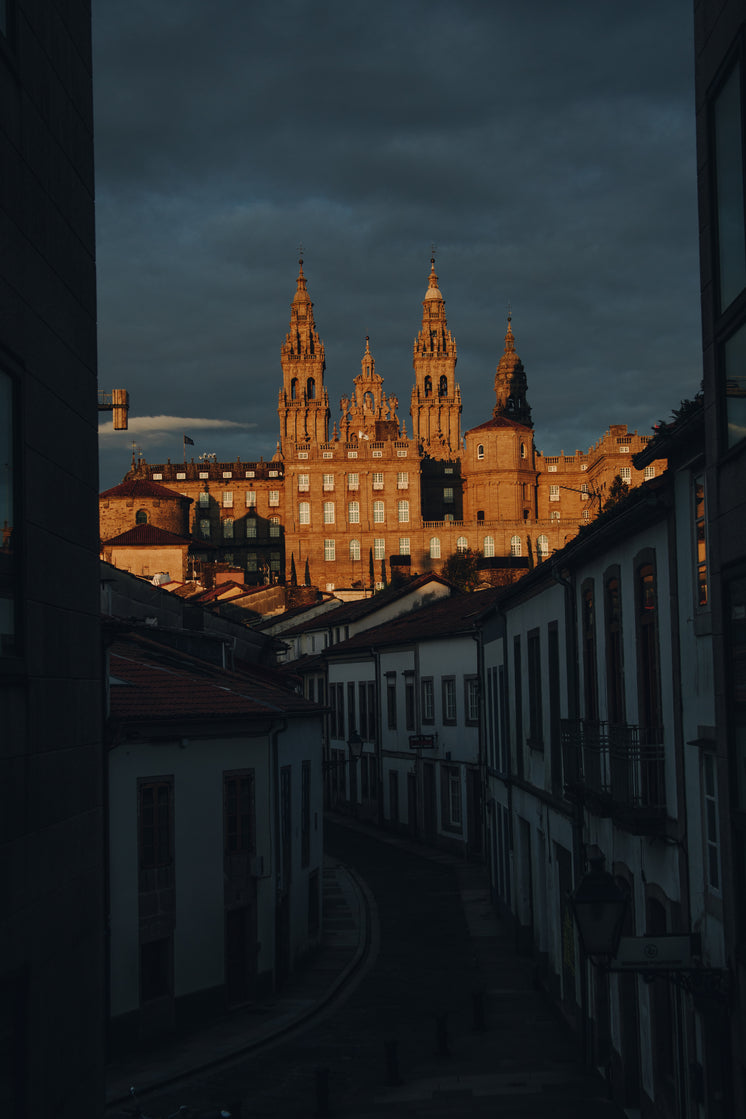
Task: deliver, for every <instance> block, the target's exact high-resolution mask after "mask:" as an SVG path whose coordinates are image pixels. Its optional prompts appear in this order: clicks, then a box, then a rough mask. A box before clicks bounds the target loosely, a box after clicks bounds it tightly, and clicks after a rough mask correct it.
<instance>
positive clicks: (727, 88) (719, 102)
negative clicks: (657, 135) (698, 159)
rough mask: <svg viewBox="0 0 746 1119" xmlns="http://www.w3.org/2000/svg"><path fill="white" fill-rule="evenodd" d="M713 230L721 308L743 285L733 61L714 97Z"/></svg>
mask: <svg viewBox="0 0 746 1119" xmlns="http://www.w3.org/2000/svg"><path fill="white" fill-rule="evenodd" d="M713 108H714V112H713V133H714V142H715V144H714V146H715V181H716V202H715V204H716V223H715V224H716V232H717V253H718V265H719V274H718V279H719V285H718V287H719V296H720V299H719V303H720V311H721V312H722V311H724V310H725V308H726V307H728V306H730V304H731V303H732V302H733V300H734V299H735V298H736V296H737V295H738V294H739V293H740V292H741V291H743V289H744V287H746V226H745V225H744V193H743V146H742V128H743V122H742V120H741V70H740V66H739V65H738V64H736V65H735V66H734V67H733V69H732V70H731V72H730V74H729V75H728V77H727V78H726V80H725V81H724V83H723V85H722V87H721V89H720V92H719V93H718V96H717V97H716V99H715V103H714V107H713Z"/></svg>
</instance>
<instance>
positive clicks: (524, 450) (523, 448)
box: [521, 443, 528, 458]
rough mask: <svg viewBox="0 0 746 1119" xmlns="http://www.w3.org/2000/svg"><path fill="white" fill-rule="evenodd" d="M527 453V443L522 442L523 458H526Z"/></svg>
mask: <svg viewBox="0 0 746 1119" xmlns="http://www.w3.org/2000/svg"><path fill="white" fill-rule="evenodd" d="M527 453H528V452H527V451H526V444H525V443H521V458H526V455H527Z"/></svg>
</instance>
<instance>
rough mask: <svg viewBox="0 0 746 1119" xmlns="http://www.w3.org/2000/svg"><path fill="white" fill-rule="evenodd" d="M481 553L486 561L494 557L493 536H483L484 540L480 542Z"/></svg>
mask: <svg viewBox="0 0 746 1119" xmlns="http://www.w3.org/2000/svg"><path fill="white" fill-rule="evenodd" d="M482 551H483V552H484V554H485V556H486V557H487V558H488V559H489V558H491V557H492V556H494V554H495V538H494V536H485V538H484V540H483V541H482Z"/></svg>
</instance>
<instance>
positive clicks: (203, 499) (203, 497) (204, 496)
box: [199, 490, 210, 509]
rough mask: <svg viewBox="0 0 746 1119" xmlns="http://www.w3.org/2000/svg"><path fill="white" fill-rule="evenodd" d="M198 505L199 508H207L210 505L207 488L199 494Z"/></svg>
mask: <svg viewBox="0 0 746 1119" xmlns="http://www.w3.org/2000/svg"><path fill="white" fill-rule="evenodd" d="M199 507H200V509H209V507H210V495H209V493H208V492H207V490H202V492H201V493H200V495H199Z"/></svg>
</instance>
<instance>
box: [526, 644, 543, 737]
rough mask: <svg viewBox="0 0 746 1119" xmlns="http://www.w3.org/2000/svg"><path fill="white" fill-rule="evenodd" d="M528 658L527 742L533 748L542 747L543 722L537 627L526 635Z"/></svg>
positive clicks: (539, 646) (539, 645)
mask: <svg viewBox="0 0 746 1119" xmlns="http://www.w3.org/2000/svg"><path fill="white" fill-rule="evenodd" d="M526 656H527V658H528V723H529V726H528V744H529V746H530V747H531V748H532V749H534V750H543V749H544V722H543V711H542V701H541V690H542V689H541V637H540V634H539V630H538V629H534V630H531V631H530V632H529V634H528V636H527V643H526Z"/></svg>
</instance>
